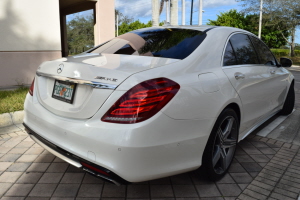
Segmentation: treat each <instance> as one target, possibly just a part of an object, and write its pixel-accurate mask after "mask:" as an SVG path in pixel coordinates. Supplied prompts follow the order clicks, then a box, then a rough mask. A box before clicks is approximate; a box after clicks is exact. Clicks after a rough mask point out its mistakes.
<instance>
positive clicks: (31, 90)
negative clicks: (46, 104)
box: [28, 79, 34, 96]
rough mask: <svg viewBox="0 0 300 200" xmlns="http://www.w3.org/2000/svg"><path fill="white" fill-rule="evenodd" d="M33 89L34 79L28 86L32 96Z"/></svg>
mask: <svg viewBox="0 0 300 200" xmlns="http://www.w3.org/2000/svg"><path fill="white" fill-rule="evenodd" d="M33 90H34V79H33V81H32V83H31V86H30V88H29V91H28V92H29V94H30V95H31V96H33Z"/></svg>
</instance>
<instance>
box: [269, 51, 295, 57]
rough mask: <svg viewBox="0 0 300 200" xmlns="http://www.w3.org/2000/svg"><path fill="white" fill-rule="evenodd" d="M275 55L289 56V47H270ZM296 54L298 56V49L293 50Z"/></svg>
mask: <svg viewBox="0 0 300 200" xmlns="http://www.w3.org/2000/svg"><path fill="white" fill-rule="evenodd" d="M271 51H272V52H273V53H274V55H275V56H276V57H281V56H289V53H290V50H289V49H271ZM295 54H296V56H300V50H295Z"/></svg>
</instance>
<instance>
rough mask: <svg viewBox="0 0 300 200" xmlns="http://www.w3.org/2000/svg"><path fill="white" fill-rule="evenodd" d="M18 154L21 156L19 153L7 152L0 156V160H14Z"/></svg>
mask: <svg viewBox="0 0 300 200" xmlns="http://www.w3.org/2000/svg"><path fill="white" fill-rule="evenodd" d="M20 156H21V154H9V153H7V154H5V155H4V156H2V157H1V158H0V162H15V161H16V160H17V159H18V158H19V157H20Z"/></svg>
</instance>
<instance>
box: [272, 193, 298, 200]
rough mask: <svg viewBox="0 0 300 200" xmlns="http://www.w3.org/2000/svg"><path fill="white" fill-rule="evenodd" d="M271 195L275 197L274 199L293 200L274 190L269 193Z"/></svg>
mask: <svg viewBox="0 0 300 200" xmlns="http://www.w3.org/2000/svg"><path fill="white" fill-rule="evenodd" d="M271 197H273V198H275V199H280V200H283V199H284V200H295V199H294V198H290V197H287V196H285V195H282V194H278V193H276V192H273V193H272V194H271Z"/></svg>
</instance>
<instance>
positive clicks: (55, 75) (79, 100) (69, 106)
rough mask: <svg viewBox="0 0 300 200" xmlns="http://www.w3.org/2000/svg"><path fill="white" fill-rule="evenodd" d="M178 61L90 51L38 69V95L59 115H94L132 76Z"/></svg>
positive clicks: (77, 117) (81, 116)
mask: <svg viewBox="0 0 300 200" xmlns="http://www.w3.org/2000/svg"><path fill="white" fill-rule="evenodd" d="M176 61H179V60H176V59H168V58H155V57H141V56H132V55H115V54H103V55H100V54H89V53H86V54H81V55H78V56H73V57H67V58H61V59H58V60H54V61H47V62H44V63H42V64H41V65H40V66H39V68H38V70H37V78H36V85H37V86H36V89H37V98H38V100H39V102H40V103H41V104H42V105H43V106H44V107H45V108H46V109H47V110H49V111H50V112H52V113H54V114H56V115H58V116H62V117H67V118H73V119H87V118H91V117H92V116H93V115H94V114H95V113H96V112H97V111H98V110H99V109H100V107H101V106H102V104H103V103H104V102H105V100H106V99H107V98H108V97H109V96H110V94H111V93H112V92H113V91H114V90H115V89H116V88H117V87H118V86H119V85H120V84H121V83H122V82H123V81H124V80H125V79H127V78H128V77H129V76H131V75H132V74H135V73H138V72H141V71H144V70H148V69H151V68H154V67H159V66H163V65H166V64H170V63H173V62H176ZM69 84H70V85H69ZM73 84H75V85H76V86H75V87H74V86H73ZM55 85H56V86H55ZM73 90H74V93H73V94H72V91H73ZM53 93H55V94H56V96H55V95H54V96H53ZM66 94H67V95H66ZM60 95H61V96H60ZM71 96H72V98H71ZM69 98H70V99H69Z"/></svg>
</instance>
